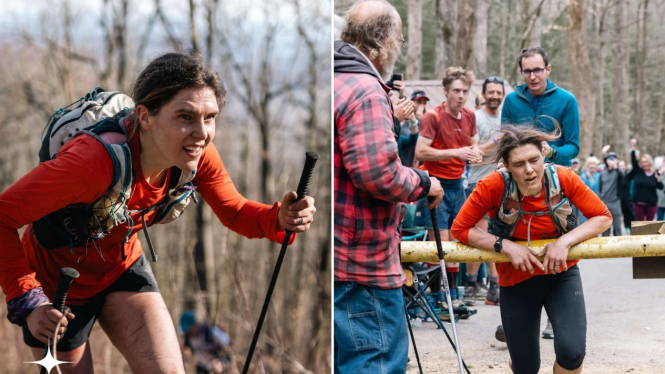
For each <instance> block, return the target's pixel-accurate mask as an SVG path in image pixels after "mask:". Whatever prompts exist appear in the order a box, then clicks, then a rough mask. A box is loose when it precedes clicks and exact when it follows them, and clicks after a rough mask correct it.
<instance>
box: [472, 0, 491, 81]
mask: <svg viewBox="0 0 665 374" xmlns="http://www.w3.org/2000/svg"><path fill="white" fill-rule="evenodd" d="M489 10H490V1H489V0H476V11H475V14H477V16H476V17H475V20H476V22H475V23H476V27H475V33H474V35H473V53H472V54H471V56H470V57H469V63H468V64H467V66H468V68H469V69H471V70H473V73H474V74H475V75H476V77H484V76H486V75H487V29H488V23H489V19H490V18H489Z"/></svg>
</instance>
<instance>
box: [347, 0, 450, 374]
mask: <svg viewBox="0 0 665 374" xmlns="http://www.w3.org/2000/svg"><path fill="white" fill-rule="evenodd" d="M401 30H402V23H401V19H400V17H399V14H398V13H397V11H396V10H395V8H394V7H393V6H392V5H390V4H389V3H388V2H387V1H385V0H368V1H361V2H358V3H356V4H354V5H353V6H352V7H351V8H350V9H349V11H348V13H347V15H346V18H345V26H344V28H343V29H342V32H341V39H342V40H338V41H336V42H335V53H334V56H335V60H334V68H335V91H334V95H335V111H334V117H335V144H334V147H335V148H334V149H335V158H334V160H335V161H334V163H335V165H334V170H335V217H334V220H335V226H334V227H335V230H334V247H335V260H334V264H335V291H334V292H335V358H334V362H335V373H339V374H343V373H404V372H405V371H406V362H407V353H408V348H409V343H408V334H407V330H406V320H405V315H404V299H403V296H402V291H401V286H402V284H403V283H404V281H405V277H404V273H403V272H402V268H401V265H400V259H399V248H398V244H399V234H398V232H397V226H398V224H399V221H400V219H401V215H402V206H401V204H400V203H405V202H411V201H416V200H418V199H421V198H422V199H424V198H425V197H426V196H433V201H432V205H433V206H435V205H434V204H438V202H439V200H440V199H441V197H442V196H443V190H442V189H441V186H440V184H439V182H438V181H437V180H436V179H435V178H432V179H430V177H428V176H427V174H426V173H425V172H423V171H421V170H415V169H411V168H408V167H405V166H403V165H402V163H401V161H400V159H399V156H398V154H397V141H396V136H397V135H398V134H399V128H397V129H395V128H394V127H395V126H394V121H393V111H392V108H391V104H390V99H389V97H388V92H389V90H390V89H389V88H388V87H387V86H386V85H385V83H384V81H383V79H384V78H386V77H390V75H391V74H392V68H393V66H394V63H395V60H396V58H397V55H398V54H399V52H400V49H401V44H402V42H403V39H402V32H401Z"/></svg>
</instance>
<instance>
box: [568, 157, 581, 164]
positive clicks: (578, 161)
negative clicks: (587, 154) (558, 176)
mask: <svg viewBox="0 0 665 374" xmlns="http://www.w3.org/2000/svg"><path fill="white" fill-rule="evenodd" d="M570 163H571V164H579V163H580V159H579V158H574V159H572V160H570Z"/></svg>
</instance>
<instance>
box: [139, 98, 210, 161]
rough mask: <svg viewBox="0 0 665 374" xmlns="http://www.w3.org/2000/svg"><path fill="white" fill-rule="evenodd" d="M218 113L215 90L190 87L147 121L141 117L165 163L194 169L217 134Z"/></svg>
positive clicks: (149, 116)
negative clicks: (216, 121)
mask: <svg viewBox="0 0 665 374" xmlns="http://www.w3.org/2000/svg"><path fill="white" fill-rule="evenodd" d="M218 113H219V107H218V106H217V99H216V98H215V93H214V91H213V90H212V89H210V88H207V87H206V88H189V89H184V90H182V91H180V92H179V93H178V94H177V95H176V96H174V97H173V99H171V101H169V102H168V103H166V104H164V105H163V106H162V107H161V108H160V109H159V111H158V112H157V114H155V115H154V116H153V115H147V116H146V117H147V122H148V123H147V124H146V123H144V122H146V121H145V120H144V119H145V118H141V123H142V125H143V127H144V129H145V130H146V131H147V132H148V133H149V134H151V136H152V140H153V142H154V144H155V147H156V148H157V151H158V154H159V155H160V156H161V157H163V161H164V162H165V163H168V165H175V166H177V167H178V168H180V169H181V170H183V171H189V172H191V171H194V170H196V168H197V166H198V164H199V159H200V158H201V155H202V154H203V151H204V149H205V148H206V147H207V146H208V144H210V142H212V139H213V138H214V137H215V117H216V116H217V114H218Z"/></svg>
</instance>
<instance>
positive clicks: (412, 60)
mask: <svg viewBox="0 0 665 374" xmlns="http://www.w3.org/2000/svg"><path fill="white" fill-rule="evenodd" d="M407 13H408V15H407V17H408V23H409V26H408V27H409V35H408V49H407V59H406V79H409V80H420V73H421V72H422V66H423V32H422V26H423V4H422V0H408V2H407Z"/></svg>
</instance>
